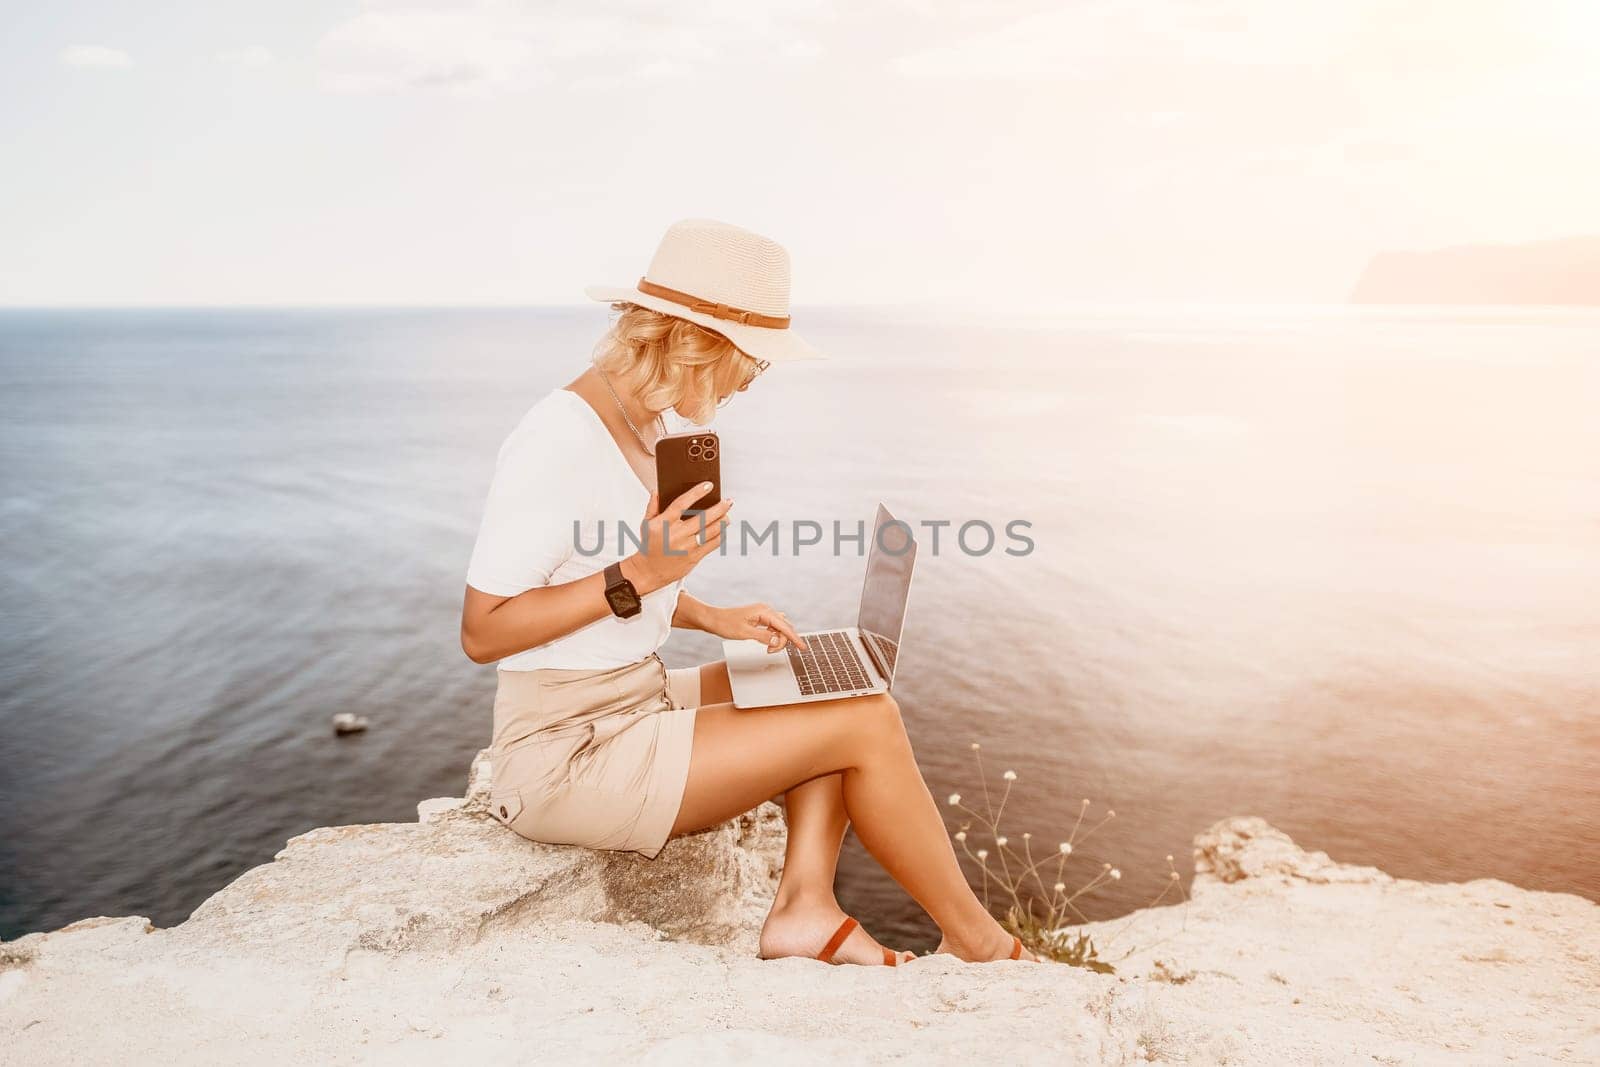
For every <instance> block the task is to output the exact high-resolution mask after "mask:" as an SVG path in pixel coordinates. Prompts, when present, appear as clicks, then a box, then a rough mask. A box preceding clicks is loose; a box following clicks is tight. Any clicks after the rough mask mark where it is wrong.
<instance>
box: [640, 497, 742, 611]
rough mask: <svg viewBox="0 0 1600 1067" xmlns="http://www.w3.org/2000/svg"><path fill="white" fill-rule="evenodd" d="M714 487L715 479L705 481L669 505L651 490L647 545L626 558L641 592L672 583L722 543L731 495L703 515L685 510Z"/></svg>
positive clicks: (731, 505)
mask: <svg viewBox="0 0 1600 1067" xmlns="http://www.w3.org/2000/svg"><path fill="white" fill-rule="evenodd" d="M710 491H711V483H710V482H701V483H700V484H699V485H697V486H695V487H694V488H693V489H690V490H689V491H688V492H687V493H684V494H683V495H682V496H680V497H678V499H676V500H674V501H673V502H672V503H671V504H668V505H667V506H666V507H665V508H662V507H661V501H660V499H659V498H658V497H657V495H656V494H655V493H651V494H650V505H649V507H647V508H646V509H645V514H644V523H645V530H644V538H643V541H644V548H642V549H641V550H640V551H638V552H635V553H634V554H633V555H631V556H629V557H628V558H627V559H625V560H623V563H624V565H625V566H624V567H623V573H624V574H626V575H627V577H628V580H629V581H631V582H632V583H633V587H634V589H636V590H637V591H638V592H639V595H640V596H643V595H644V594H646V593H653V592H655V591H656V590H657V589H661V588H664V587H666V586H669V585H671V584H672V583H673V582H675V581H677V580H678V579H679V578H682V577H683V576H684V575H686V574H688V573H689V572H690V571H692V570H694V567H695V564H697V563H699V562H700V561H701V560H703V559H705V558H706V557H707V556H709V555H710V554H711V553H713V552H715V551H716V550H717V547H718V546H719V545H721V544H722V520H723V519H724V518H726V517H727V514H728V509H729V508H731V507H733V499H732V498H731V497H730V498H726V499H724V500H722V501H721V502H720V503H717V504H713V505H712V506H711V507H709V508H707V509H706V511H705V512H704V514H702V515H685V514H684V513H683V511H684V509H685V508H687V507H689V506H690V505H692V504H693V503H694V502H695V501H696V500H699V499H700V498H701V497H703V496H705V495H706V493H708V492H710ZM702 531H704V533H705V540H703V541H702V540H700V535H701V532H702Z"/></svg>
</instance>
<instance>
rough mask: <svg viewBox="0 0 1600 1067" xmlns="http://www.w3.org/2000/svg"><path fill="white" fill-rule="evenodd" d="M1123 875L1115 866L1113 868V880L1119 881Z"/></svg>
mask: <svg viewBox="0 0 1600 1067" xmlns="http://www.w3.org/2000/svg"><path fill="white" fill-rule="evenodd" d="M1121 877H1122V872H1121V871H1119V870H1117V869H1116V868H1115V867H1113V868H1111V880H1112V881H1113V882H1115V881H1117V880H1118V879H1119V878H1121Z"/></svg>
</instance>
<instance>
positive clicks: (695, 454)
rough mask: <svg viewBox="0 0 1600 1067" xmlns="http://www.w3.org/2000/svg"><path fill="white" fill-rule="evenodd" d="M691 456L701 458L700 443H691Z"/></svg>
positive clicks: (691, 457)
mask: <svg viewBox="0 0 1600 1067" xmlns="http://www.w3.org/2000/svg"><path fill="white" fill-rule="evenodd" d="M689 458H690V459H699V458H700V446H699V445H690V446H689Z"/></svg>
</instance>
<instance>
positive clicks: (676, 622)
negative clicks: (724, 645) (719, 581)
mask: <svg viewBox="0 0 1600 1067" xmlns="http://www.w3.org/2000/svg"><path fill="white" fill-rule="evenodd" d="M672 625H673V626H676V627H678V628H679V629H680V630H700V631H703V632H705V633H708V634H714V635H715V636H717V637H728V638H734V639H736V640H751V641H760V642H761V643H762V644H764V645H766V646H767V651H768V652H778V651H781V650H782V649H783V648H784V647H785V646H786V645H788V643H789V642H790V641H793V642H794V644H795V647H796V648H798V649H800V651H802V652H804V651H805V648H806V643H805V642H804V641H803V640H801V639H800V635H799V634H797V633H795V632H794V627H793V626H791V625H789V617H788V616H787V615H785V614H784V613H783V612H781V611H779V610H778V609H777V608H775V607H773V606H772V605H771V604H742V605H740V606H739V607H735V608H718V607H712V606H711V605H710V604H707V603H706V602H705V601H703V600H700V599H698V598H697V597H692V596H690V595H689V594H688V593H679V594H678V610H677V611H676V612H674V613H673V615H672Z"/></svg>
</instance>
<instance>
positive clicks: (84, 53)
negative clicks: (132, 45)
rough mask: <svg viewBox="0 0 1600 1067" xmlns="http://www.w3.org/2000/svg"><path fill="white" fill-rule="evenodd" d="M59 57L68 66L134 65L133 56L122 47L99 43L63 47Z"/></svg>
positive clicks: (117, 67)
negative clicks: (109, 46) (111, 46)
mask: <svg viewBox="0 0 1600 1067" xmlns="http://www.w3.org/2000/svg"><path fill="white" fill-rule="evenodd" d="M58 58H59V59H60V60H61V63H62V65H63V66H67V67H101V68H109V69H120V68H123V67H131V66H133V57H132V56H130V55H128V53H126V52H124V51H122V49H120V48H107V47H105V46H104V45H98V44H75V45H70V46H68V47H66V48H63V49H62V50H61V52H60V53H59V56H58Z"/></svg>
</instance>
